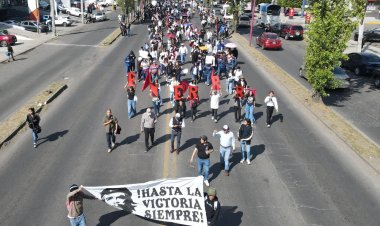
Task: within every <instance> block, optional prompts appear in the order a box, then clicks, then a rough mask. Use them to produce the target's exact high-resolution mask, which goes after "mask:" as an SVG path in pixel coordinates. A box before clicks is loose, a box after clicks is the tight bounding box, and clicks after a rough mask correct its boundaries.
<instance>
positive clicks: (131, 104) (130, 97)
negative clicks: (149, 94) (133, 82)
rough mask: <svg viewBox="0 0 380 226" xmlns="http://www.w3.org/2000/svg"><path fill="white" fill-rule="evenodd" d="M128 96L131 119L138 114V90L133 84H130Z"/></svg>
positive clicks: (129, 116)
mask: <svg viewBox="0 0 380 226" xmlns="http://www.w3.org/2000/svg"><path fill="white" fill-rule="evenodd" d="M127 97H128V118H129V119H131V118H132V117H133V116H134V115H135V114H136V101H137V96H136V91H135V88H134V87H133V86H129V87H128V89H127Z"/></svg>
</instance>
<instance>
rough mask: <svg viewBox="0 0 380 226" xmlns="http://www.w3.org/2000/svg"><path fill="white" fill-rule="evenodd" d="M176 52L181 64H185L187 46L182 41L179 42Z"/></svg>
mask: <svg viewBox="0 0 380 226" xmlns="http://www.w3.org/2000/svg"><path fill="white" fill-rule="evenodd" d="M178 53H179V56H180V60H181V64H185V59H186V55H187V48H186V47H185V44H183V43H182V44H181V47H179V50H178Z"/></svg>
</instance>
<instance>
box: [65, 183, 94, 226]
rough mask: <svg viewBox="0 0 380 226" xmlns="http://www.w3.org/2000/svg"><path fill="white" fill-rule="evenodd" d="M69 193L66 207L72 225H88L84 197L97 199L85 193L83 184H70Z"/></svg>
mask: <svg viewBox="0 0 380 226" xmlns="http://www.w3.org/2000/svg"><path fill="white" fill-rule="evenodd" d="M69 191H70V192H69V193H68V194H67V198H66V208H67V210H68V212H69V213H68V214H67V217H68V218H69V220H70V225H71V226H86V218H85V216H84V214H83V199H92V200H94V199H96V198H95V197H94V196H92V195H89V194H85V193H84V192H83V186H82V185H81V186H79V187H78V185H76V184H73V185H71V186H70V189H69Z"/></svg>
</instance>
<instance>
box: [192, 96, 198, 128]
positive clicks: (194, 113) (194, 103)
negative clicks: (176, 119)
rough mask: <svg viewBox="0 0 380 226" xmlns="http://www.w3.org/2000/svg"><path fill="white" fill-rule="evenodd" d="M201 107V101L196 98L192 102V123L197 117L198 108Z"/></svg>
mask: <svg viewBox="0 0 380 226" xmlns="http://www.w3.org/2000/svg"><path fill="white" fill-rule="evenodd" d="M198 105H199V99H198V97H196V98H195V99H191V100H190V109H191V122H194V120H195V118H196V117H197V108H198Z"/></svg>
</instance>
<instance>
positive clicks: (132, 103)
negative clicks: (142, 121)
mask: <svg viewBox="0 0 380 226" xmlns="http://www.w3.org/2000/svg"><path fill="white" fill-rule="evenodd" d="M135 114H136V101H134V100H130V99H128V118H132V117H133V116H134V115H135Z"/></svg>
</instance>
